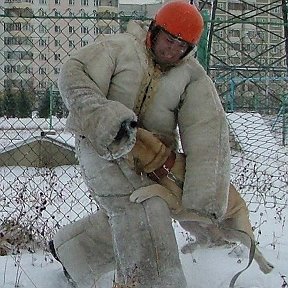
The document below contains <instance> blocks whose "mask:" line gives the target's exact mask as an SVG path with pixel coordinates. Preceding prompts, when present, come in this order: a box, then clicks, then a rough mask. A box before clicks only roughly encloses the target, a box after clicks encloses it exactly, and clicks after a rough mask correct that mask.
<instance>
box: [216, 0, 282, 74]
mask: <svg viewBox="0 0 288 288" xmlns="http://www.w3.org/2000/svg"><path fill="white" fill-rule="evenodd" d="M280 2H281V1H278V2H277V1H271V0H247V1H239V0H220V1H218V4H217V10H216V11H217V14H216V21H218V24H216V27H215V37H214V43H213V45H212V54H217V56H218V57H220V58H219V59H221V61H223V62H224V63H226V64H228V65H234V66H242V65H243V64H244V63H245V66H246V67H248V68H249V67H250V68H253V67H259V66H264V67H265V66H266V67H268V66H269V67H270V68H273V67H274V68H275V69H276V68H277V67H278V68H279V66H284V67H285V65H286V63H285V58H284V57H283V53H284V51H285V49H284V44H285V43H284V41H283V39H284V31H283V15H282V9H281V3H280ZM227 21H230V22H231V23H233V21H234V24H227ZM221 22H222V24H221ZM281 56H282V60H281V61H280V62H279V58H281ZM255 57H256V58H257V59H255ZM216 58H217V57H215V59H214V61H213V59H212V63H211V64H212V65H217V64H219V65H220V61H217V60H216ZM276 66H277V67H276ZM275 69H274V70H275Z"/></svg>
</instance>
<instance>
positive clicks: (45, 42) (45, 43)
mask: <svg viewBox="0 0 288 288" xmlns="http://www.w3.org/2000/svg"><path fill="white" fill-rule="evenodd" d="M38 43H39V46H42V47H44V46H47V40H46V39H39V42H38Z"/></svg>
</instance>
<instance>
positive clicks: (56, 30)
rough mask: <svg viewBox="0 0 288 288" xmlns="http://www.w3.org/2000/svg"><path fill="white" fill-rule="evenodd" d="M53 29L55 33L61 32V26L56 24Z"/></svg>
mask: <svg viewBox="0 0 288 288" xmlns="http://www.w3.org/2000/svg"><path fill="white" fill-rule="evenodd" d="M54 30H55V32H56V33H60V32H61V28H60V26H58V25H57V26H55V27H54Z"/></svg>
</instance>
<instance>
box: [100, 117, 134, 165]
mask: <svg viewBox="0 0 288 288" xmlns="http://www.w3.org/2000/svg"><path fill="white" fill-rule="evenodd" d="M136 127H137V122H136V121H134V120H125V121H123V122H122V123H121V125H120V129H119V131H118V133H117V134H116V136H115V138H114V140H113V142H112V143H111V144H110V145H109V146H108V148H107V149H108V151H109V152H110V157H108V158H107V157H105V158H107V159H109V160H111V159H117V158H120V157H122V156H124V155H126V154H127V153H128V152H130V151H131V149H132V148H133V146H134V144H135V142H136V132H137V129H136Z"/></svg>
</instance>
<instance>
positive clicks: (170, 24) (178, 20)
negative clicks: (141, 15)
mask: <svg viewBox="0 0 288 288" xmlns="http://www.w3.org/2000/svg"><path fill="white" fill-rule="evenodd" d="M154 25H155V26H159V27H161V28H162V29H164V30H165V31H167V32H168V33H170V34H171V35H173V36H175V37H177V38H179V39H181V40H184V41H186V42H188V43H189V44H191V45H195V44H197V43H198V41H199V40H200V37H201V34H202V32H203V29H204V22H203V18H202V16H201V14H200V12H199V11H198V9H197V8H196V7H195V6H194V5H191V4H189V3H188V2H186V1H181V0H179V1H172V2H169V3H167V4H165V5H164V6H162V7H161V8H160V9H159V10H158V12H157V13H156V16H155V19H154Z"/></svg>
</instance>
